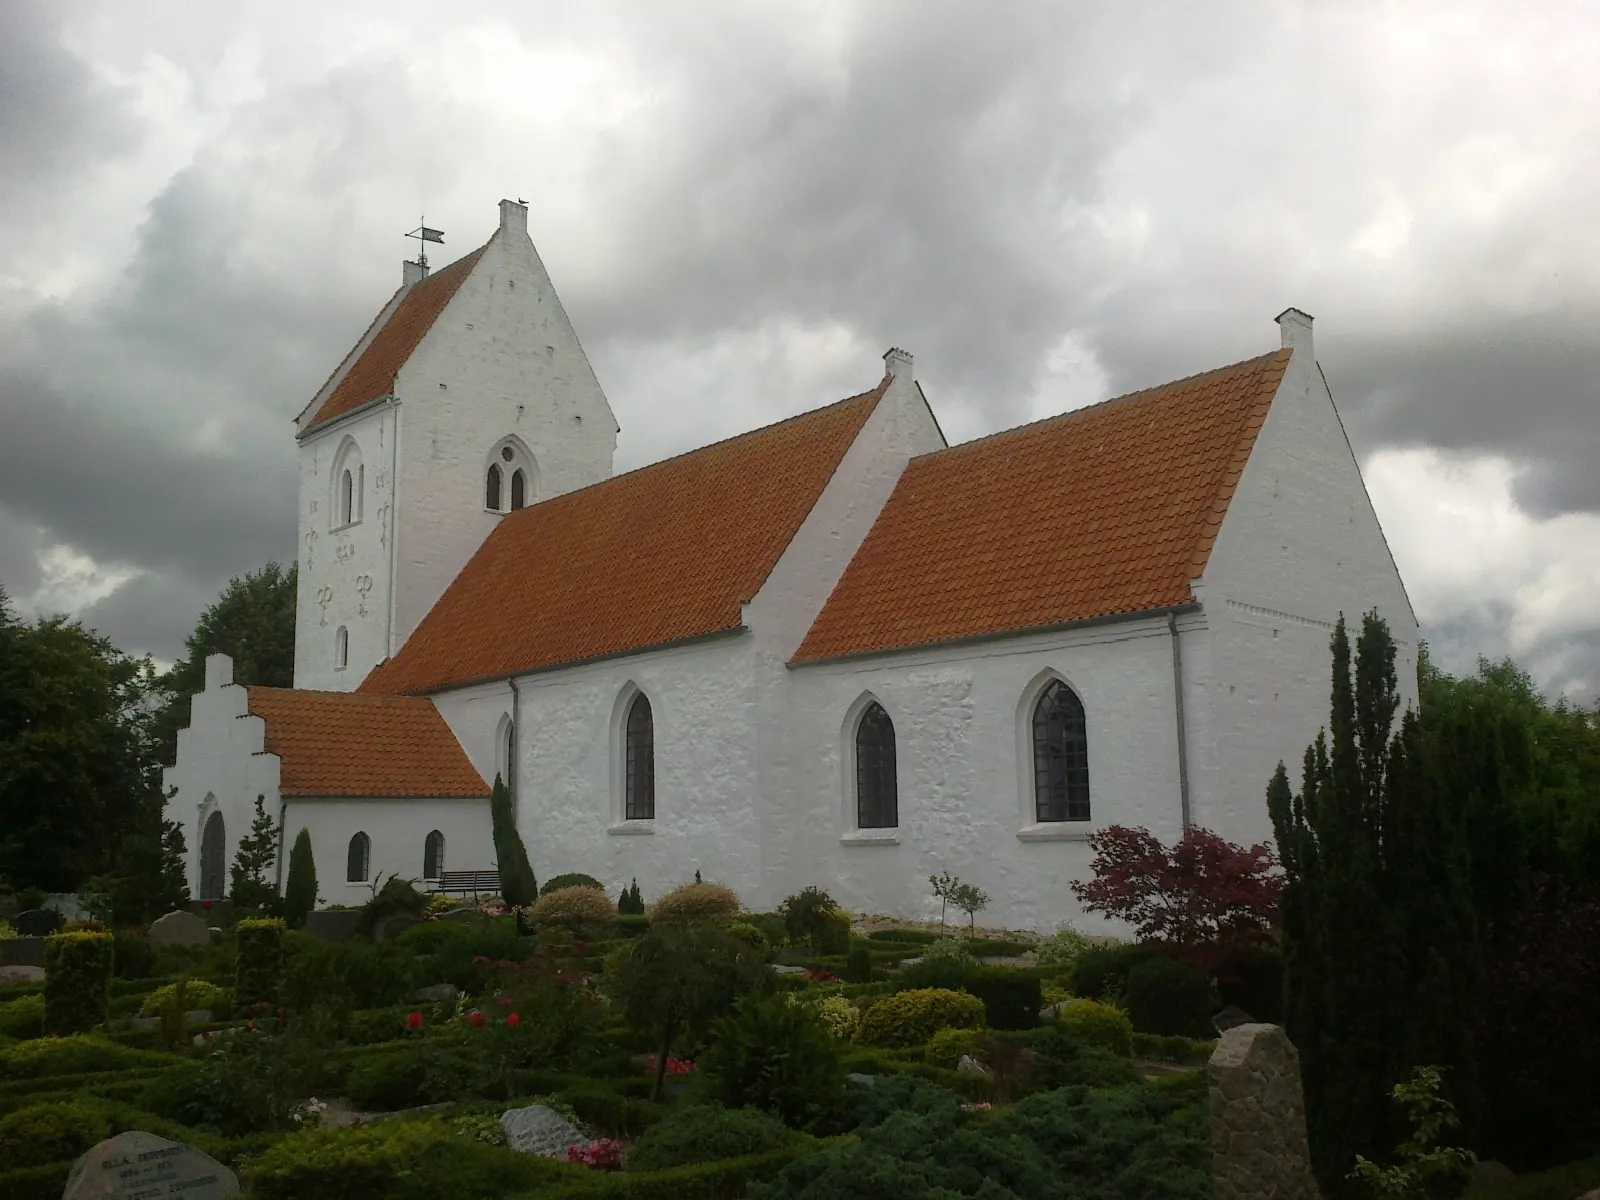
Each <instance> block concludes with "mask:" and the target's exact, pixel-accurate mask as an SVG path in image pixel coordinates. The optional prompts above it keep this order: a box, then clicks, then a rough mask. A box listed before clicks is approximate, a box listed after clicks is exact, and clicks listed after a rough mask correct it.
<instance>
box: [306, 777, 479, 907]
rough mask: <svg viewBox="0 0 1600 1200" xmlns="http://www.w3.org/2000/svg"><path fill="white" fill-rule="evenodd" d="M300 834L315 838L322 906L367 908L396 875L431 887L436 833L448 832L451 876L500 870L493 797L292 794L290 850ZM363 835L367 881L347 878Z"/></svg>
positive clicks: (313, 847)
mask: <svg viewBox="0 0 1600 1200" xmlns="http://www.w3.org/2000/svg"><path fill="white" fill-rule="evenodd" d="M301 829H307V830H309V831H310V833H311V856H312V858H313V859H314V860H315V862H316V865H317V896H318V907H325V906H327V905H330V904H350V905H355V904H365V903H366V902H367V901H368V900H370V899H372V896H373V885H374V884H377V883H378V882H380V881H381V880H383V879H387V878H388V877H389V876H391V875H397V876H399V877H400V878H401V879H409V880H413V881H415V882H416V883H417V885H418V886H419V887H423V888H426V887H427V885H426V884H425V883H424V882H423V879H422V867H423V863H422V855H423V845H424V842H425V841H426V840H427V837H428V834H429V833H431V832H432V831H434V830H438V831H439V832H440V833H442V834H443V835H444V843H445V844H444V869H445V870H446V871H492V870H494V869H495V858H494V839H493V837H492V831H491V822H490V819H489V802H488V801H487V800H427V799H416V800H358V799H349V798H346V797H340V798H338V799H310V798H300V797H293V798H291V799H290V800H289V801H288V804H287V805H286V807H285V810H284V837H285V840H284V846H285V853H287V852H288V848H290V847H292V846H293V845H294V842H295V839H296V838H298V837H299V836H300V830H301ZM358 832H359V833H365V834H366V835H367V837H368V838H369V839H370V840H371V852H370V858H369V873H368V877H367V878H368V882H351V881H349V880H348V879H347V878H346V875H347V867H348V864H349V850H350V839H351V838H352V837H354V836H355V834H357V833H358Z"/></svg>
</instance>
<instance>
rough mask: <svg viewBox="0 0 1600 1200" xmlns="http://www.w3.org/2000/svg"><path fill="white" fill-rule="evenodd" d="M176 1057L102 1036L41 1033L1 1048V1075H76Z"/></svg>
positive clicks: (11, 1077) (155, 1064)
mask: <svg viewBox="0 0 1600 1200" xmlns="http://www.w3.org/2000/svg"><path fill="white" fill-rule="evenodd" d="M175 1061H177V1060H176V1058H175V1056H173V1055H171V1054H159V1053H155V1052H153V1051H149V1050H133V1049H130V1048H128V1047H127V1046H119V1045H117V1043H115V1042H113V1041H111V1040H110V1039H108V1038H104V1037H91V1036H89V1035H87V1034H77V1035H75V1036H73V1037H42V1038H33V1039H32V1040H30V1041H26V1042H18V1043H17V1044H16V1045H15V1046H7V1047H6V1048H5V1049H4V1050H0V1079H3V1080H6V1081H7V1082H6V1084H4V1085H0V1086H14V1084H15V1082H16V1081H19V1080H28V1079H44V1078H48V1077H51V1076H75V1075H86V1074H90V1073H95V1074H98V1073H102V1072H106V1071H118V1070H126V1069H127V1068H130V1067H165V1066H169V1065H171V1064H172V1063H173V1062H175Z"/></svg>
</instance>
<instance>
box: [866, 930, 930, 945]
mask: <svg viewBox="0 0 1600 1200" xmlns="http://www.w3.org/2000/svg"><path fill="white" fill-rule="evenodd" d="M867 936H868V937H869V938H871V939H872V940H873V941H875V942H900V943H902V944H904V945H908V946H926V945H929V944H930V943H932V942H937V941H938V940H939V935H938V934H937V933H933V932H930V931H929V930H926V929H875V930H873V931H872V932H871V933H869V934H867Z"/></svg>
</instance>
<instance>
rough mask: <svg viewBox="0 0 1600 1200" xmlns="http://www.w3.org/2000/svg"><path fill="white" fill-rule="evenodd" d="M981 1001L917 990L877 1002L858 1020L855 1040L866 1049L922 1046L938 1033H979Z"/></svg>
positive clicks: (943, 991) (945, 992) (960, 994)
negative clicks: (868, 1047) (971, 1030)
mask: <svg viewBox="0 0 1600 1200" xmlns="http://www.w3.org/2000/svg"><path fill="white" fill-rule="evenodd" d="M983 1017H984V1008H983V1001H982V1000H979V999H978V998H977V997H976V996H972V995H968V994H967V993H966V992H953V991H949V990H946V989H944V988H917V989H913V990H911V991H908V992H896V993H895V994H894V995H893V996H888V997H886V998H885V999H883V1000H880V1001H878V1003H876V1004H874V1005H873V1006H872V1007H871V1008H869V1009H868V1010H867V1012H866V1015H865V1016H863V1017H862V1018H861V1028H860V1030H859V1031H858V1032H857V1034H856V1040H857V1041H859V1042H861V1043H862V1044H863V1045H867V1046H882V1047H887V1048H891V1049H892V1048H894V1047H897V1046H921V1045H924V1044H925V1043H926V1042H927V1041H928V1039H929V1038H931V1037H933V1035H934V1034H936V1033H938V1032H939V1031H940V1030H941V1029H981V1028H982V1027H983Z"/></svg>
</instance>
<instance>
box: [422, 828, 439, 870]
mask: <svg viewBox="0 0 1600 1200" xmlns="http://www.w3.org/2000/svg"><path fill="white" fill-rule="evenodd" d="M443 873H444V834H442V833H440V832H439V831H438V830H437V829H435V830H434V831H433V832H432V833H430V834H429V835H428V836H427V837H426V838H425V839H423V842H422V877H423V878H424V879H426V880H430V881H431V880H435V879H438V878H439V876H440V875H442V874H443Z"/></svg>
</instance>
